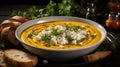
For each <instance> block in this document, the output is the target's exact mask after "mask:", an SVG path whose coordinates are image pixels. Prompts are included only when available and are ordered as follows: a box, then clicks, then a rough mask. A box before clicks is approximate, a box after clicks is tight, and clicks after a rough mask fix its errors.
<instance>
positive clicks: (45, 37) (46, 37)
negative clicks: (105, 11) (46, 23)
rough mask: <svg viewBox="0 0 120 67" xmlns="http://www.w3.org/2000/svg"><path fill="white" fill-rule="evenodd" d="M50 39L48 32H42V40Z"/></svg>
mask: <svg viewBox="0 0 120 67" xmlns="http://www.w3.org/2000/svg"><path fill="white" fill-rule="evenodd" d="M50 39H51V36H50V35H48V34H44V35H43V36H42V40H44V41H49V40H50Z"/></svg>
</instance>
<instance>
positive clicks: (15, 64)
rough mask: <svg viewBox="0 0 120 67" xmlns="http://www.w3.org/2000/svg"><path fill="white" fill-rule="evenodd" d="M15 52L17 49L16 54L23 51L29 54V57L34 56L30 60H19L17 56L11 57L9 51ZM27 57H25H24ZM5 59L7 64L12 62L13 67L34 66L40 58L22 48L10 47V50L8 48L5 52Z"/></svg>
mask: <svg viewBox="0 0 120 67" xmlns="http://www.w3.org/2000/svg"><path fill="white" fill-rule="evenodd" d="M11 51H12V52H14V53H15V51H16V52H17V53H16V54H19V55H20V53H19V52H22V53H25V54H27V57H32V59H30V61H19V60H16V57H15V58H11V57H10V56H9V54H8V53H9V52H11ZM23 58H25V57H23ZM4 60H5V62H6V63H7V64H10V65H12V67H34V66H35V65H36V64H37V63H38V58H37V56H34V55H30V54H28V53H26V52H24V51H21V50H17V49H9V50H6V51H5V53H4Z"/></svg>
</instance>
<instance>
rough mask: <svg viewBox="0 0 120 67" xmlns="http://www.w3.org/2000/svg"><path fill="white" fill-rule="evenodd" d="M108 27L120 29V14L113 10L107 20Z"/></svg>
mask: <svg viewBox="0 0 120 67" xmlns="http://www.w3.org/2000/svg"><path fill="white" fill-rule="evenodd" d="M106 27H107V28H109V29H112V30H119V29H120V14H119V13H115V12H111V13H110V14H109V15H108V19H107V20H106Z"/></svg>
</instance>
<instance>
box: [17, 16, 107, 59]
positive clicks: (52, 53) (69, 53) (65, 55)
mask: <svg viewBox="0 0 120 67" xmlns="http://www.w3.org/2000/svg"><path fill="white" fill-rule="evenodd" d="M57 20H71V21H81V22H85V23H88V24H91V25H93V26H95V27H96V28H97V29H98V30H99V31H100V32H101V33H102V38H101V40H100V41H98V42H97V43H95V44H93V45H91V46H87V47H85V48H80V49H71V50H50V49H43V48H37V47H33V46H30V45H28V44H25V43H24V42H23V41H22V40H21V38H20V36H21V33H22V31H24V30H25V29H26V28H28V27H29V26H31V25H34V24H37V23H44V22H49V21H57ZM15 35H16V38H17V39H18V40H19V41H20V42H21V43H22V45H23V46H24V48H26V49H27V50H28V51H30V52H32V53H34V54H36V55H39V56H41V57H44V58H46V59H50V60H54V61H69V60H73V59H75V58H78V57H80V56H83V55H85V54H88V53H91V52H92V51H94V50H95V49H96V48H97V47H98V46H99V45H100V44H101V43H102V42H103V41H104V40H105V38H106V30H105V28H104V27H103V26H101V25H100V24H98V23H96V22H94V21H91V20H87V19H84V18H79V17H68V16H51V17H44V18H39V19H35V20H31V21H28V22H26V23H23V24H22V25H20V26H19V27H18V28H17V29H16V32H15Z"/></svg>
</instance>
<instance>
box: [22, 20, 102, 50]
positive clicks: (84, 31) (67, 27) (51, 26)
mask: <svg viewBox="0 0 120 67" xmlns="http://www.w3.org/2000/svg"><path fill="white" fill-rule="evenodd" d="M21 39H22V40H23V41H24V42H25V43H27V44H29V45H31V46H34V47H38V48H46V49H59V50H61V49H75V48H83V47H86V46H90V45H92V44H94V43H96V42H98V41H99V40H100V39H101V33H100V31H99V30H98V29H97V28H95V27H94V26H92V25H90V24H86V23H83V22H75V21H53V22H46V23H39V24H35V25H33V26H30V27H29V28H27V29H26V30H24V31H23V32H22V34H21Z"/></svg>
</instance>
